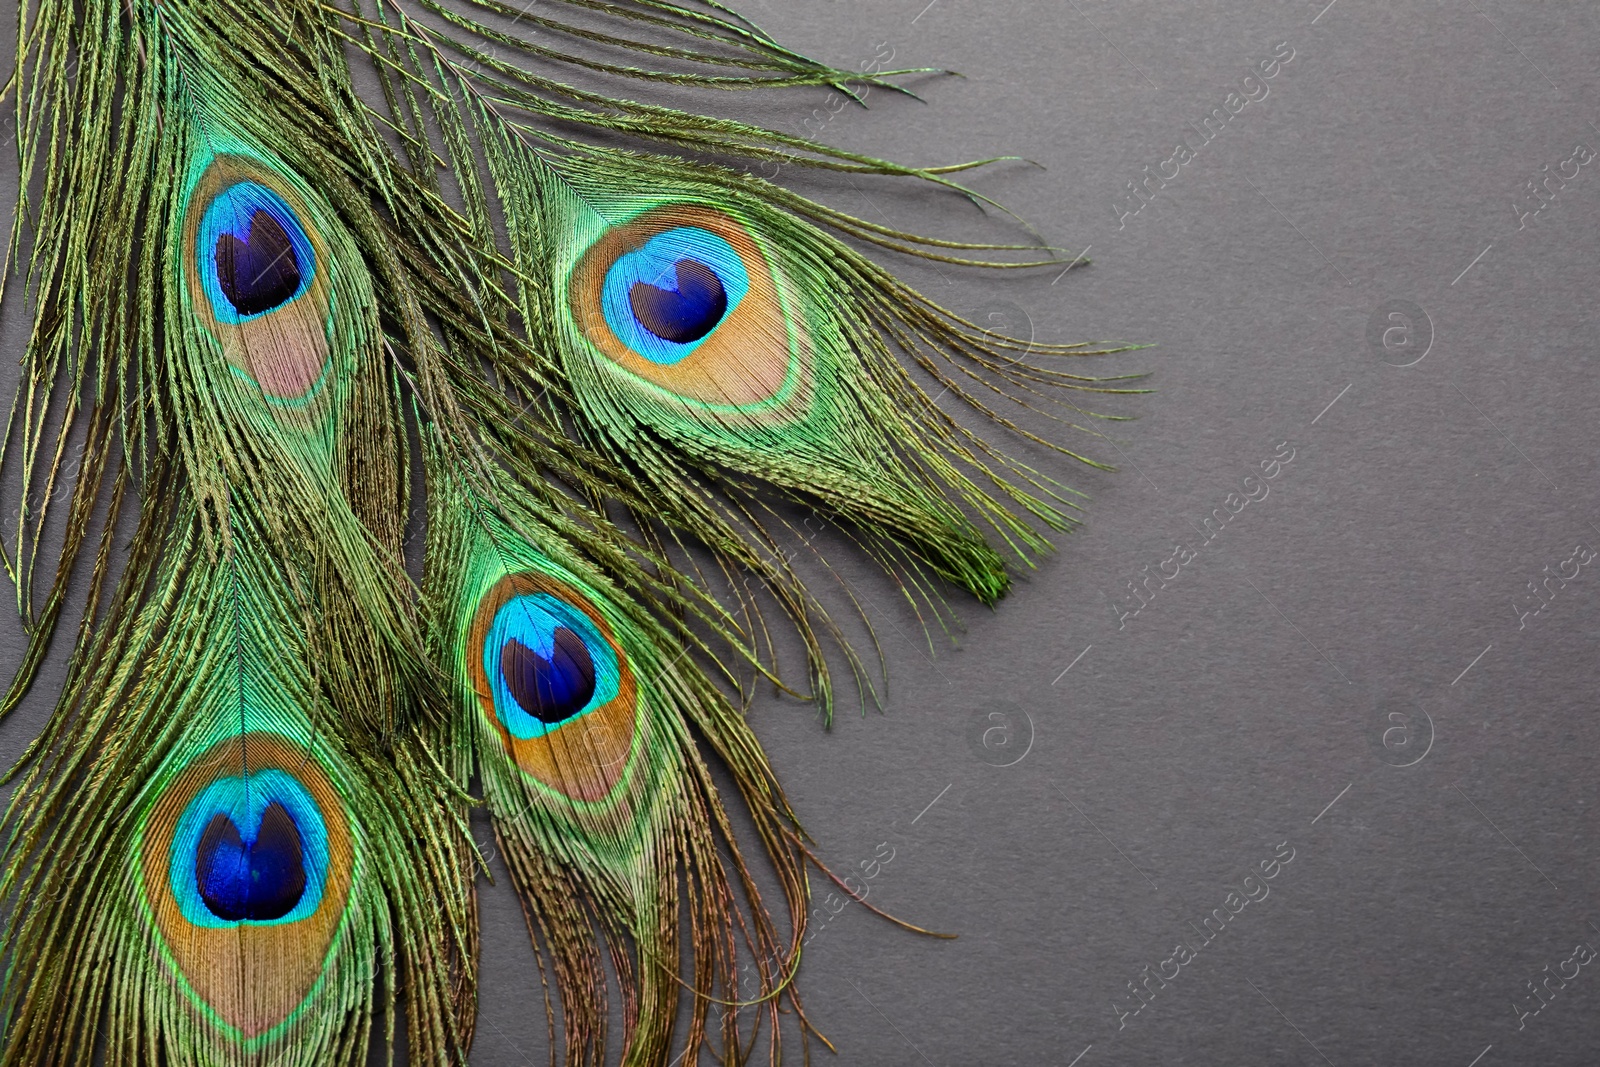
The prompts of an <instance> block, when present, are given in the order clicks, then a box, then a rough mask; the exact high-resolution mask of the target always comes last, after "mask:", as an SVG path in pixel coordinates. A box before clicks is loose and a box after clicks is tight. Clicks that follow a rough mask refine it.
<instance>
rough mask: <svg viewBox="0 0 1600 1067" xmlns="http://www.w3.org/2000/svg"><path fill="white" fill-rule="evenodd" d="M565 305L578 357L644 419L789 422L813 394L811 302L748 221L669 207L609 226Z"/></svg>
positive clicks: (574, 271) (582, 262)
mask: <svg viewBox="0 0 1600 1067" xmlns="http://www.w3.org/2000/svg"><path fill="white" fill-rule="evenodd" d="M566 304H567V308H568V311H569V313H570V314H571V316H572V320H571V321H572V325H573V326H574V327H575V328H576V329H577V331H578V333H579V334H581V335H582V336H583V338H584V339H585V340H586V341H587V342H588V346H587V348H586V351H587V352H588V353H592V354H593V355H596V356H599V357H602V359H603V360H604V361H605V362H603V363H599V364H587V365H585V364H575V365H574V367H573V370H574V372H575V373H581V372H583V371H586V370H587V369H588V366H599V367H606V366H608V365H609V366H612V367H615V368H616V369H617V371H619V372H620V374H619V375H618V376H617V377H616V379H615V380H616V381H617V382H618V383H619V384H622V385H624V386H625V388H626V389H627V391H629V392H633V391H635V390H637V391H639V392H642V393H643V394H645V396H647V397H648V399H647V400H645V401H644V403H646V404H647V405H649V406H650V409H651V410H657V409H659V408H661V407H662V406H663V405H664V406H665V407H666V408H668V409H672V410H677V411H682V412H684V413H688V414H690V415H691V416H692V417H693V418H695V419H696V420H702V419H704V418H707V417H709V418H711V419H714V420H722V419H725V418H728V417H730V416H731V417H734V418H736V419H737V420H738V423H739V424H740V425H760V426H779V425H786V424H791V423H794V422H798V421H800V420H801V419H803V418H805V417H806V415H807V414H808V413H809V411H810V410H811V406H812V401H813V398H814V396H815V388H814V385H815V375H814V367H813V364H814V355H813V351H812V348H813V343H812V337H811V323H810V319H811V317H812V315H813V313H814V308H813V304H812V302H811V298H810V297H808V295H807V294H805V293H804V292H802V291H800V290H799V289H797V288H796V287H795V285H794V283H793V282H792V281H791V280H790V278H789V274H788V272H787V271H786V270H785V269H784V267H783V264H782V261H781V259H780V257H779V256H778V255H777V248H776V246H775V243H774V242H773V241H772V240H771V239H769V238H768V237H767V236H764V235H763V234H762V233H761V232H760V230H758V229H757V227H756V226H755V225H753V224H752V223H751V222H750V221H749V220H747V219H745V218H743V217H741V216H739V215H736V214H734V213H732V212H728V211H721V210H718V209H715V208H712V207H709V206H705V205H701V204H689V203H669V204H662V205H659V206H657V207H653V208H649V209H647V210H645V211H642V212H640V213H638V214H636V215H634V216H633V217H632V218H629V219H627V220H626V221H621V222H615V223H612V224H610V225H609V226H608V227H607V228H606V229H605V230H604V231H602V232H601V233H600V234H599V235H598V236H597V237H596V238H595V240H594V241H593V243H592V244H590V245H589V246H588V247H587V248H586V249H584V251H583V252H582V253H581V254H580V255H579V256H578V257H577V259H576V260H575V261H574V262H573V265H572V267H571V270H570V272H569V274H568V275H567V292H566Z"/></svg>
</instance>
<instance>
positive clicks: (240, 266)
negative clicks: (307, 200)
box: [195, 181, 317, 323]
mask: <svg viewBox="0 0 1600 1067" xmlns="http://www.w3.org/2000/svg"><path fill="white" fill-rule="evenodd" d="M196 242H197V247H196V248H195V253H196V255H197V257H198V259H199V261H200V281H201V285H202V286H203V287H204V289H205V292H206V297H207V298H208V299H209V300H210V302H211V310H212V313H213V314H214V315H215V316H216V317H217V319H218V320H219V321H222V322H227V323H239V322H244V321H246V320H248V319H250V318H253V317H254V316H257V315H264V314H266V313H267V312H269V311H272V310H273V309H275V308H280V307H282V306H283V305H285V304H287V303H289V302H290V301H292V300H294V299H295V298H296V297H298V296H300V295H301V294H302V293H304V292H305V291H306V289H307V288H308V287H309V286H310V285H311V280H312V277H313V275H314V274H315V273H316V269H317V260H316V254H315V252H314V251H313V249H312V246H311V239H310V237H308V236H307V234H306V231H305V227H304V225H303V224H302V223H301V221H300V219H299V217H298V216H297V215H296V214H295V211H294V209H293V208H291V207H290V206H289V204H288V202H287V201H285V200H284V199H283V197H281V196H279V195H278V194H277V193H275V192H273V191H272V190H271V189H269V188H267V187H266V186H265V185H262V184H260V183H259V182H251V181H242V182H235V183H234V184H232V185H230V186H228V187H227V188H226V189H224V190H222V192H220V193H218V194H217V195H216V197H215V198H214V199H213V200H212V201H211V203H210V204H209V205H208V206H207V207H206V212H205V214H204V215H203V216H201V219H200V232H199V233H198V234H197V235H196Z"/></svg>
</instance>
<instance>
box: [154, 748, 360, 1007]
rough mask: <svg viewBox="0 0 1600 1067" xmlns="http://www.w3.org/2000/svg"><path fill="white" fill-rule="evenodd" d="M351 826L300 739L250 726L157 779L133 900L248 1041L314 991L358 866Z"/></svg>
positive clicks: (195, 986) (200, 997) (202, 997)
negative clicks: (166, 779)
mask: <svg viewBox="0 0 1600 1067" xmlns="http://www.w3.org/2000/svg"><path fill="white" fill-rule="evenodd" d="M355 829H356V828H355V827H354V826H353V825H352V823H351V819H350V815H349V812H348V810H347V806H346V804H345V801H344V800H343V798H342V797H341V795H340V793H339V790H338V789H337V788H336V787H335V786H334V784H333V780H332V779H331V778H330V777H329V774H328V771H327V770H326V769H325V768H324V766H323V764H322V762H321V760H320V759H319V758H317V757H315V756H313V755H311V754H310V753H309V752H308V751H307V748H306V746H305V745H304V744H303V743H296V742H293V741H291V740H290V739H289V738H286V737H283V736H281V735H279V734H275V733H268V732H264V731H251V732H249V733H245V734H243V735H241V736H235V737H228V738H224V739H221V740H219V741H217V742H216V743H215V744H214V745H212V746H211V748H209V749H208V750H206V751H204V752H202V753H200V754H199V755H198V756H196V757H195V758H194V759H193V760H192V761H190V762H189V763H188V764H187V765H186V766H184V768H183V769H182V770H181V771H180V772H178V774H177V775H176V776H175V777H174V778H172V780H171V781H169V782H168V783H166V785H165V787H164V788H163V789H162V790H161V792H160V794H159V796H158V797H157V798H156V799H155V801H154V803H153V804H152V806H151V808H150V810H149V812H148V814H147V815H146V817H145V821H144V823H143V825H142V826H141V828H140V830H139V833H138V836H137V841H138V844H137V853H138V858H137V869H138V871H139V885H140V888H141V896H142V899H143V902H144V906H145V907H146V908H147V909H148V914H149V916H150V919H151V921H152V923H153V925H154V928H155V929H156V931H158V933H159V934H160V937H161V940H162V943H163V945H164V947H165V951H166V953H167V955H168V958H169V959H170V960H171V962H172V963H173V965H174V966H175V967H176V969H177V971H178V973H179V974H180V975H181V976H182V979H183V988H184V989H185V990H186V991H188V993H189V994H190V995H191V996H193V997H194V998H196V1000H197V1001H198V1002H200V1003H201V1004H203V1005H205V1007H206V1009H207V1010H208V1011H209V1012H211V1013H214V1018H216V1019H217V1020H218V1021H219V1022H220V1023H222V1024H223V1025H225V1026H227V1027H230V1028H232V1029H233V1030H234V1031H236V1032H237V1033H239V1034H240V1035H242V1036H244V1037H246V1038H255V1037H258V1036H260V1035H263V1034H265V1033H267V1032H269V1031H271V1030H272V1029H273V1028H275V1027H277V1026H279V1025H281V1024H282V1023H283V1022H284V1021H285V1020H286V1019H288V1018H289V1017H290V1016H291V1015H293V1014H294V1013H295V1012H296V1011H297V1010H298V1009H299V1008H300V1007H302V1006H303V1005H304V1004H306V1003H307V998H308V997H309V996H310V995H311V993H312V991H313V990H314V989H316V988H317V983H318V981H319V979H320V978H321V977H323V976H324V974H325V972H326V968H327V964H328V961H329V959H330V949H331V948H332V946H333V945H334V943H335V939H336V937H337V934H338V931H339V929H340V927H341V926H342V925H343V924H344V921H345V919H346V916H347V909H348V907H349V905H350V902H351V888H352V883H353V881H354V880H355V879H356V877H357V875H358V870H359V866H360V865H359V862H358V859H357V851H356V843H357V840H358V838H357V836H356V833H355Z"/></svg>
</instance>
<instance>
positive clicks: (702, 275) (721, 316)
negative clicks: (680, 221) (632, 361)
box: [600, 226, 750, 366]
mask: <svg viewBox="0 0 1600 1067" xmlns="http://www.w3.org/2000/svg"><path fill="white" fill-rule="evenodd" d="M749 291H750V273H749V271H747V270H746V269H745V264H744V259H743V258H742V257H741V256H740V254H739V252H738V250H737V249H735V248H734V247H733V245H731V244H729V243H728V242H727V240H726V239H725V238H723V237H721V236H720V235H718V234H715V233H712V232H711V231H710V230H707V229H705V228H703V227H700V226H679V227H676V228H674V229H670V230H663V231H662V232H660V233H658V234H656V235H655V236H654V237H652V238H650V239H649V240H648V241H646V242H644V244H643V245H641V246H639V247H638V248H635V249H633V250H631V251H629V252H625V253H623V254H622V255H620V256H618V257H617V259H616V261H615V262H614V263H612V264H611V266H610V268H608V269H607V270H606V278H605V283H604V285H603V286H602V288H601V297H600V299H601V305H602V307H601V310H602V312H603V313H604V315H605V319H606V325H607V326H609V327H610V328H611V332H612V334H614V335H615V336H616V338H617V340H619V341H621V342H622V343H623V344H624V345H626V346H627V347H628V348H629V349H631V350H632V351H634V352H635V353H637V354H638V355H640V356H642V357H643V358H645V359H647V360H649V361H650V362H652V363H659V364H663V365H668V366H670V365H671V364H674V363H677V362H678V361H680V360H682V359H684V358H685V357H686V356H688V355H689V354H690V353H691V352H693V351H694V350H695V349H696V348H698V347H699V346H700V345H701V344H702V343H704V342H705V341H706V340H707V339H709V338H710V337H711V336H712V335H713V334H715V333H716V331H717V328H718V327H719V326H721V325H722V324H723V323H724V322H726V321H727V320H728V319H729V317H730V316H732V315H733V314H734V312H735V311H736V310H737V309H738V307H739V303H740V301H742V300H743V299H744V298H745V294H746V293H748V292H749Z"/></svg>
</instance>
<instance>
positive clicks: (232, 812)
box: [167, 767, 328, 929]
mask: <svg viewBox="0 0 1600 1067" xmlns="http://www.w3.org/2000/svg"><path fill="white" fill-rule="evenodd" d="M170 847H171V851H170V853H169V858H168V861H167V862H168V868H167V871H168V875H167V877H168V879H169V882H168V884H169V885H170V886H171V889H172V895H173V897H174V898H175V899H176V900H177V903H178V908H179V910H180V911H182V913H183V917H184V919H185V920H186V921H188V922H190V923H193V924H194V925H196V926H201V927H205V928H208V929H220V928H226V927H231V926H237V925H239V924H240V923H293V922H299V921H300V920H302V919H305V918H307V917H308V916H310V915H312V914H314V913H315V912H316V910H317V908H318V906H319V905H320V903H321V901H322V895H323V891H324V890H325V889H326V888H327V884H328V826H327V823H326V821H325V820H324V819H323V817H322V812H321V810H320V809H319V808H318V807H317V801H316V799H315V798H314V797H313V796H312V795H311V793H310V792H309V791H308V790H307V788H306V787H305V785H304V784H302V783H301V782H300V781H299V780H298V779H297V778H295V776H294V775H292V774H289V773H288V772H286V771H284V770H282V769H280V768H277V767H266V768H262V769H260V770H254V771H250V772H249V773H247V774H241V775H237V776H230V777H225V778H218V779H215V780H214V781H212V782H211V783H210V784H209V785H207V786H206V787H205V788H204V789H201V790H200V791H199V792H198V793H196V794H195V796H194V798H193V799H192V800H190V801H189V803H188V804H187V805H186V806H185V807H184V810H183V814H182V815H180V816H179V817H178V822H177V825H176V826H175V827H174V828H173V832H172V842H171V846H170Z"/></svg>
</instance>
